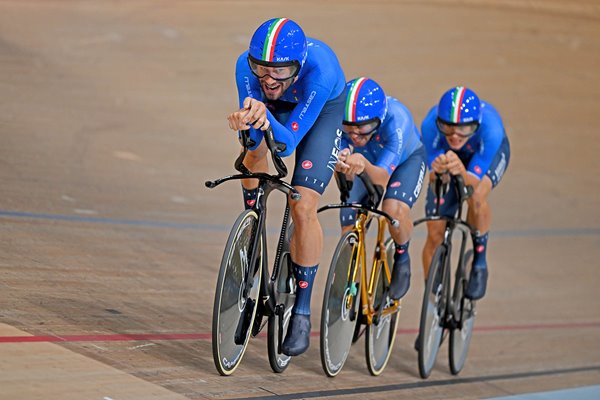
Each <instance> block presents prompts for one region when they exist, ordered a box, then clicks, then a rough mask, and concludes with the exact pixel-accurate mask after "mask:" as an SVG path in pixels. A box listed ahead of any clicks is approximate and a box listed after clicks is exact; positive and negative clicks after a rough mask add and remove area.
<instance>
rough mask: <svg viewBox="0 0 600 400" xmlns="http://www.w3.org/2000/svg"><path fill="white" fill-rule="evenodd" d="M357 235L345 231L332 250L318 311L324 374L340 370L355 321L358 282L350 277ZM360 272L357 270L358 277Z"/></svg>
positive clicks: (331, 373) (334, 373)
mask: <svg viewBox="0 0 600 400" xmlns="http://www.w3.org/2000/svg"><path fill="white" fill-rule="evenodd" d="M357 256H358V236H357V235H356V233H354V232H348V233H346V234H345V235H343V236H342V238H341V239H340V241H339V242H338V245H337V247H336V249H335V252H334V253H333V258H332V260H331V266H330V267H329V274H328V275H327V282H326V284H325V294H324V295H323V309H322V312H321V365H322V366H323V370H324V371H325V373H326V374H327V375H328V376H332V377H333V376H336V375H337V374H339V373H340V371H341V370H342V367H343V366H344V363H345V362H346V359H347V358H348V353H349V352H350V347H351V345H352V338H353V336H354V330H355V326H356V323H357V321H358V313H359V312H360V311H359V308H358V305H359V303H360V301H359V297H360V295H359V293H360V292H359V290H358V289H359V288H358V282H354V281H352V280H351V278H352V277H351V272H352V269H353V268H355V266H354V264H355V263H356V262H358V259H357ZM359 277H360V273H359V274H357V279H359Z"/></svg>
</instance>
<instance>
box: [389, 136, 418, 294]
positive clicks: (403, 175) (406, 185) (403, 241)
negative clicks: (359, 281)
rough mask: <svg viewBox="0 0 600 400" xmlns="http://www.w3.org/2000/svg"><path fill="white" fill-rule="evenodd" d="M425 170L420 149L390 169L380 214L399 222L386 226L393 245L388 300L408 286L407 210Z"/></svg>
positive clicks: (409, 231)
mask: <svg viewBox="0 0 600 400" xmlns="http://www.w3.org/2000/svg"><path fill="white" fill-rule="evenodd" d="M425 168H426V167H425V148H424V147H421V148H420V149H417V150H416V151H415V152H414V153H413V154H411V155H410V156H409V157H408V158H407V159H406V161H404V162H403V163H402V164H401V165H399V166H398V167H397V168H396V169H395V170H394V172H393V173H392V176H391V177H390V180H389V181H388V184H387V189H386V193H385V196H384V200H383V211H385V212H387V213H388V214H389V215H390V216H392V217H393V218H395V219H396V220H398V221H399V223H400V225H399V226H398V227H397V228H393V227H392V226H390V227H389V228H390V235H391V236H392V238H393V239H394V243H395V245H396V252H395V254H394V268H393V270H392V282H391V285H390V297H391V298H392V299H400V298H402V297H403V296H404V295H405V294H406V292H407V291H408V288H409V286H410V256H409V253H408V245H409V243H410V237H411V234H412V231H413V224H412V220H411V219H410V209H411V208H412V206H413V204H414V203H415V201H417V199H418V198H419V194H420V193H421V187H422V185H423V179H424V177H425Z"/></svg>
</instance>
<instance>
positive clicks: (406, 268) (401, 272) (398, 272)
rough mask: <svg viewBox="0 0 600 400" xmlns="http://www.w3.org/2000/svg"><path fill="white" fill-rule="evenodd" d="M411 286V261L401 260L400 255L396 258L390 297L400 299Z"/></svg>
mask: <svg viewBox="0 0 600 400" xmlns="http://www.w3.org/2000/svg"><path fill="white" fill-rule="evenodd" d="M409 287H410V261H406V262H400V260H399V257H397V258H396V259H395V260H394V269H393V270H392V282H391V283H390V298H391V299H393V300H400V299H401V298H402V297H404V295H405V294H406V292H408V288H409Z"/></svg>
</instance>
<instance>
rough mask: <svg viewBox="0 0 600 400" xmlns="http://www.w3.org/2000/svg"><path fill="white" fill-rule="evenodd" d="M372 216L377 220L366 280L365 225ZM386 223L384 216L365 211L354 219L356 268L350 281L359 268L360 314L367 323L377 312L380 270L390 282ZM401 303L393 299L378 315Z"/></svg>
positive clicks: (395, 308) (388, 312) (396, 307)
mask: <svg viewBox="0 0 600 400" xmlns="http://www.w3.org/2000/svg"><path fill="white" fill-rule="evenodd" d="M373 218H375V219H376V220H377V243H376V244H375V253H374V254H373V264H372V266H371V271H370V272H369V279H368V280H367V258H366V226H367V224H368V222H369V221H371V220H372V219H373ZM386 225H387V221H386V219H385V218H382V217H374V216H372V215H368V214H365V213H358V218H357V219H356V223H355V224H354V228H353V230H354V232H355V233H356V234H357V236H358V242H357V243H355V244H354V246H353V249H352V252H353V255H355V254H356V255H357V258H356V264H357V268H354V271H353V274H352V282H356V275H357V274H358V270H359V269H360V276H361V282H363V284H362V285H360V296H361V300H362V304H363V306H362V314H363V315H364V316H365V317H366V319H367V324H368V325H371V324H372V323H373V317H374V316H375V315H376V314H377V313H378V311H377V310H375V307H374V303H375V295H376V293H375V283H376V282H377V279H379V273H380V271H383V272H384V273H385V276H386V279H387V282H390V281H391V279H392V274H391V272H390V266H389V263H388V260H387V254H386V251H385V243H384V242H385V240H384V235H385V228H386ZM355 252H357V253H355ZM380 266H381V267H380ZM350 301H351V299H350ZM401 303H402V302H401V300H394V303H393V305H391V306H388V307H385V308H384V309H383V310H381V311H379V314H380V316H381V317H385V316H387V315H390V314H394V313H395V312H397V311H398V310H399V309H400V305H401Z"/></svg>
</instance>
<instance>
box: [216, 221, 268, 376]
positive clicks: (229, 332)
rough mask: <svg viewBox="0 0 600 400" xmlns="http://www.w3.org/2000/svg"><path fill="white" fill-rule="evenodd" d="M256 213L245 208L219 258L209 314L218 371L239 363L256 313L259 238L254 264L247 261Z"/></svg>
mask: <svg viewBox="0 0 600 400" xmlns="http://www.w3.org/2000/svg"><path fill="white" fill-rule="evenodd" d="M257 227H258V216H257V214H256V212H255V211H253V210H246V211H244V212H243V213H242V214H240V216H239V217H238V219H237V220H236V221H235V223H234V225H233V228H232V229H231V233H230V234H229V238H228V239H227V244H226V245H225V250H224V252H223V258H222V260H221V268H220V270H219V277H218V278H217V287H216V290H215V299H214V305H213V318H212V350H213V360H214V362H215V366H216V367H217V370H218V371H219V373H220V374H221V375H231V374H232V373H233V372H234V371H235V369H236V368H237V367H238V365H239V364H240V362H241V360H242V357H243V355H244V352H245V351H246V347H247V345H248V340H249V338H250V332H251V329H250V327H251V326H252V324H253V322H254V317H255V315H256V309H257V300H258V294H259V290H260V280H261V266H262V265H261V263H262V259H263V257H262V254H263V245H262V240H261V241H260V242H259V243H260V246H259V249H257V251H258V252H259V253H258V257H257V259H256V264H255V265H250V260H251V258H252V252H253V251H254V248H253V240H254V236H255V235H258V234H260V232H257Z"/></svg>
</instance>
